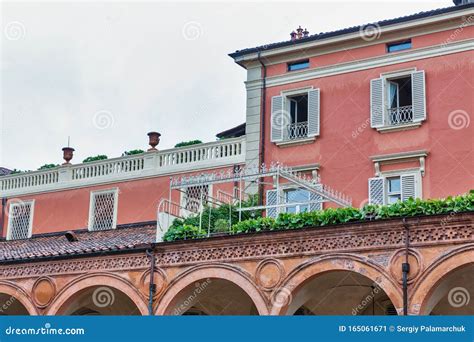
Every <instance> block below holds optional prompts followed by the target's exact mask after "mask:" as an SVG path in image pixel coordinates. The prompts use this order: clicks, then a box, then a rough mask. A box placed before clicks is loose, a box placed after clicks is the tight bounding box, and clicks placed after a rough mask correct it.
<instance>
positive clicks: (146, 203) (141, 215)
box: [0, 168, 233, 237]
mask: <svg viewBox="0 0 474 342" xmlns="http://www.w3.org/2000/svg"><path fill="white" fill-rule="evenodd" d="M220 170H225V171H227V170H228V168H222V169H217V170H215V171H220ZM196 173H199V172H196ZM191 174H195V173H188V175H191ZM169 181H170V178H169V176H163V177H156V178H149V179H142V180H135V181H127V182H121V183H114V184H108V185H100V186H92V187H86V188H78V189H71V190H63V191H56V192H50V193H44V194H37V195H31V196H20V197H15V198H10V199H9V203H11V202H15V201H27V200H32V199H34V200H35V205H34V216H33V234H41V233H52V232H60V231H67V230H74V229H86V228H87V226H88V220H89V204H90V193H91V191H97V190H106V189H114V188H118V189H119V195H118V207H117V224H118V225H121V224H128V223H136V222H145V221H155V220H156V218H157V209H158V204H159V203H160V201H161V199H163V198H165V199H168V198H169V189H170V186H169ZM232 189H233V184H232V183H223V184H217V185H215V186H213V189H212V192H213V194H214V196H216V194H217V191H218V190H223V191H225V192H227V193H229V194H231V193H232ZM171 194H172V197H171V199H172V201H173V202H176V203H180V195H181V193H180V192H179V191H177V190H173V191H172V193H171ZM0 205H1V204H0ZM2 210H3V208H2ZM5 213H6V215H5V224H4V230H3V235H2V236H3V237H5V236H6V234H7V232H6V230H7V225H8V205H7V208H5Z"/></svg>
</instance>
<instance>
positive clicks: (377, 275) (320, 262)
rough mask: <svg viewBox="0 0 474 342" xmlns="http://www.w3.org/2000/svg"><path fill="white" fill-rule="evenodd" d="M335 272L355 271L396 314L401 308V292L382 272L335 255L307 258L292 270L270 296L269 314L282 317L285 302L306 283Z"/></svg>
mask: <svg viewBox="0 0 474 342" xmlns="http://www.w3.org/2000/svg"><path fill="white" fill-rule="evenodd" d="M337 271H349V272H355V273H356V274H359V275H362V276H364V277H366V278H368V279H369V280H370V281H372V282H373V283H376V284H377V286H378V287H379V288H381V289H382V290H383V291H384V292H385V294H386V295H387V297H388V298H389V299H390V301H391V302H392V303H393V305H394V306H395V308H396V309H397V311H398V312H400V310H401V308H402V307H403V299H402V293H401V289H400V288H399V287H398V286H397V283H396V282H395V281H394V280H393V279H392V278H391V277H390V275H389V274H388V273H387V272H386V271H385V270H384V269H382V268H381V267H380V266H379V265H377V264H374V263H372V262H370V261H369V260H367V259H366V258H363V257H360V256H357V255H354V254H342V253H341V254H339V253H338V254H331V255H327V256H321V257H317V258H313V259H310V260H308V261H306V262H304V263H302V264H300V265H299V266H297V267H296V268H295V269H293V270H292V271H291V272H290V273H289V274H288V275H287V276H286V278H285V279H284V280H283V281H282V283H281V284H280V285H279V286H278V288H277V289H276V290H275V291H274V293H273V294H272V303H273V305H272V308H271V311H270V314H271V315H284V314H286V312H287V310H288V304H289V301H290V300H291V298H292V297H293V296H294V295H295V294H297V293H298V291H299V290H301V289H302V288H303V286H304V285H305V284H306V283H307V282H308V281H310V280H312V279H315V277H318V276H320V275H324V274H326V273H330V272H337ZM282 296H283V298H282ZM279 297H280V298H279Z"/></svg>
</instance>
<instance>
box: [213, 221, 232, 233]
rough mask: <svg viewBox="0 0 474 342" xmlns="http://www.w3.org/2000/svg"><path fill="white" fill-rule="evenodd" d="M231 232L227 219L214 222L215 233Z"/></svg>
mask: <svg viewBox="0 0 474 342" xmlns="http://www.w3.org/2000/svg"><path fill="white" fill-rule="evenodd" d="M228 231H230V222H229V220H226V219H222V218H220V219H217V220H216V221H215V222H214V232H215V233H225V232H228Z"/></svg>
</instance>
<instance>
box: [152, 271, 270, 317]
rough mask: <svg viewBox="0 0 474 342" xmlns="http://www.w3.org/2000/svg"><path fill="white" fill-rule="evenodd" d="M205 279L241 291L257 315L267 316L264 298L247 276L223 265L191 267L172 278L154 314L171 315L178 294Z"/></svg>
mask: <svg viewBox="0 0 474 342" xmlns="http://www.w3.org/2000/svg"><path fill="white" fill-rule="evenodd" d="M205 279H218V280H224V281H228V282H230V283H232V284H234V285H235V286H237V287H238V288H239V289H241V290H242V291H243V292H244V293H245V294H246V295H247V296H248V297H249V298H250V299H251V301H252V302H253V304H254V305H255V308H256V310H257V312H258V314H259V315H268V307H267V304H266V301H265V299H264V298H265V297H264V296H263V295H262V292H261V291H260V290H259V289H258V287H257V286H256V285H255V283H254V282H253V281H252V278H251V277H250V275H249V274H247V273H246V272H244V271H243V270H241V269H240V268H238V267H234V266H231V265H225V264H205V265H198V266H195V267H192V268H190V269H188V270H186V271H184V272H183V273H181V274H179V275H178V276H177V277H176V278H174V279H173V280H172V281H171V282H170V284H169V286H168V288H167V289H166V291H165V292H164V294H163V295H162V296H161V298H160V299H159V301H158V303H157V305H156V310H155V313H156V314H157V315H171V314H172V310H173V305H174V303H173V301H174V300H175V299H176V298H178V296H179V295H180V293H182V291H183V290H185V289H186V288H188V287H189V286H191V285H193V284H195V283H196V282H199V281H203V280H205Z"/></svg>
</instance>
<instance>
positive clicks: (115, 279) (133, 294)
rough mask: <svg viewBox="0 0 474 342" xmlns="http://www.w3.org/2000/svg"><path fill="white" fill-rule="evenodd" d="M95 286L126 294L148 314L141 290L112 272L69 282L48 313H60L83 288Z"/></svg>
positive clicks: (89, 275) (140, 309)
mask: <svg viewBox="0 0 474 342" xmlns="http://www.w3.org/2000/svg"><path fill="white" fill-rule="evenodd" d="M93 286H107V287H111V288H113V289H115V290H118V291H120V292H122V293H123V294H125V295H126V296H127V297H128V298H129V299H130V300H131V301H132V302H133V303H134V304H135V305H136V306H137V308H138V310H139V311H140V313H141V314H142V315H147V314H148V307H147V305H146V302H145V300H144V298H143V297H142V295H141V294H140V293H139V290H138V289H137V288H136V287H135V286H133V284H132V283H131V282H129V281H128V280H126V279H124V278H122V277H120V276H117V275H115V274H112V273H94V274H87V275H84V276H81V277H79V278H76V279H74V280H73V281H71V282H70V283H69V284H67V285H66V286H65V287H64V288H63V289H62V290H61V291H60V292H59V293H58V295H57V296H56V298H55V299H54V300H53V302H52V303H51V304H50V305H49V308H48V310H47V311H46V312H45V314H46V315H58V314H61V311H62V310H63V309H64V308H63V306H64V305H65V304H66V303H67V302H68V301H69V300H71V299H73V298H74V297H75V295H78V294H80V293H81V291H82V290H85V289H87V288H90V287H93Z"/></svg>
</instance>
